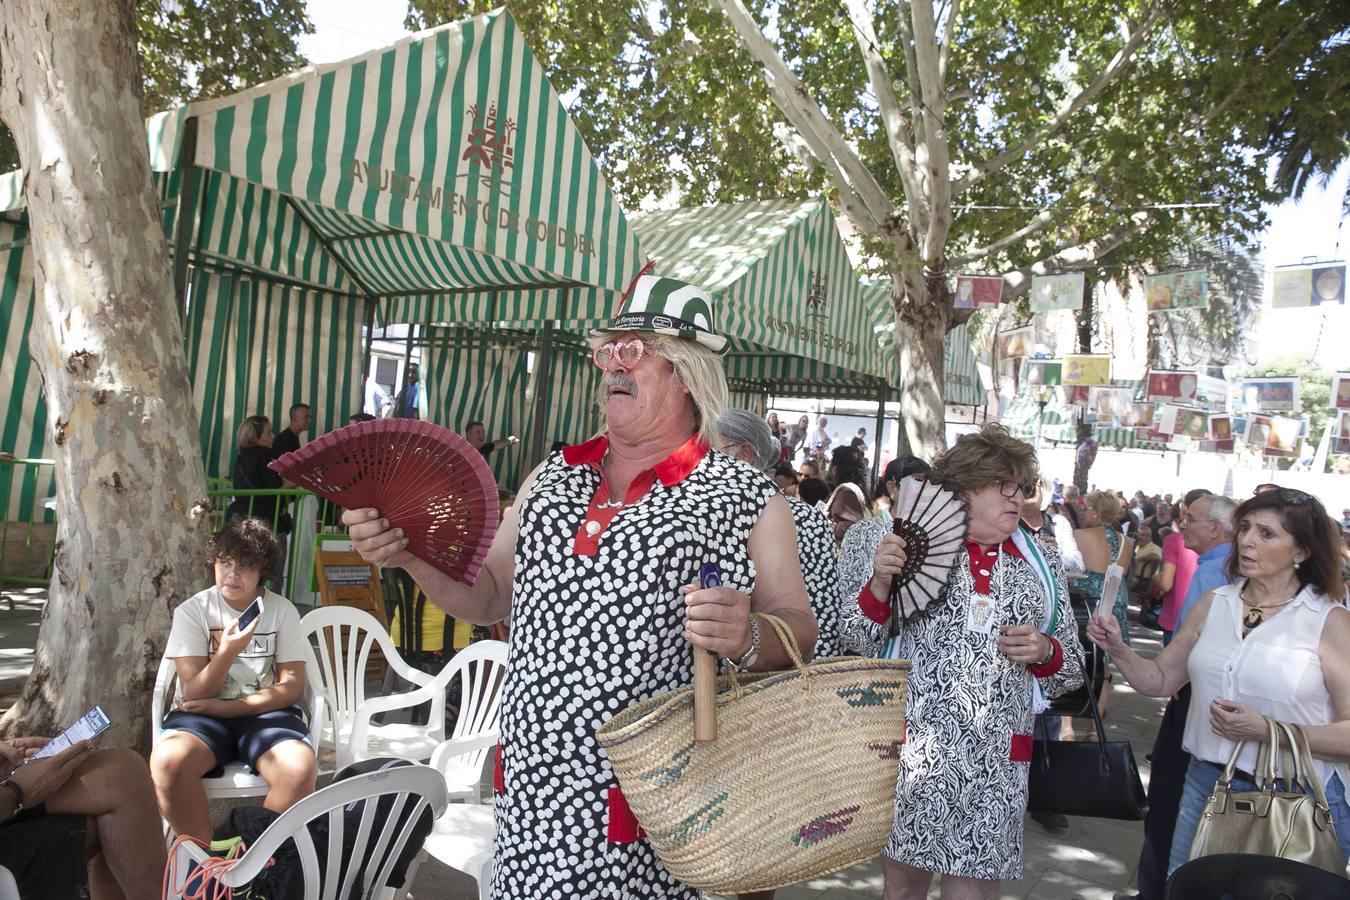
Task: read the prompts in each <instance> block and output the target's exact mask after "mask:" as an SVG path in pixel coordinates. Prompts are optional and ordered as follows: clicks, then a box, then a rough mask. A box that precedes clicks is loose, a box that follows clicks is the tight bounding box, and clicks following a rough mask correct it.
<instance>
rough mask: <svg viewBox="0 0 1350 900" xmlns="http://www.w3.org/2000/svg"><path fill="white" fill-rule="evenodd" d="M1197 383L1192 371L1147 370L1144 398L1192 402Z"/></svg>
mask: <svg viewBox="0 0 1350 900" xmlns="http://www.w3.org/2000/svg"><path fill="white" fill-rule="evenodd" d="M1197 383H1198V382H1197V381H1196V377H1195V373H1194V372H1149V373H1148V382H1147V384H1146V385H1145V387H1144V399H1146V400H1164V401H1166V400H1172V401H1180V402H1182V403H1194V402H1195V389H1196V385H1197Z"/></svg>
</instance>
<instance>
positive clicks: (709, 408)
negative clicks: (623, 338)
mask: <svg viewBox="0 0 1350 900" xmlns="http://www.w3.org/2000/svg"><path fill="white" fill-rule="evenodd" d="M626 333H632V334H637V335H638V336H639V337H640V338H641V339H642V345H643V347H644V348H645V349H644V352H646V353H654V354H655V355H657V356H659V357H661V358H662V359H665V360H668V361H669V362H670V364H671V366H672V367H673V368H674V370H675V377H676V378H678V379H680V383H681V384H683V385H684V388H685V390H687V391H688V392H689V399H690V400H691V401H692V402H693V404H694V428H695V434H697V435H698V436H699V437H701V438H703V440H705V441H707V443H708V446H710V447H716V446H717V445H718V443H719V438H718V433H717V426H718V423H719V422H721V421H722V417H723V416H725V415H726V411H727V407H728V406H729V405H730V403H731V395H730V391H729V390H728V389H727V374H726V371H725V370H724V369H723V368H722V359H721V357H719V356H718V355H717V354H716V353H714V352H712V351H711V350H709V349H708V348H707V347H704V346H703V345H702V344H700V343H698V342H697V341H688V340H685V339H684V338H677V337H671V336H669V335H665V334H652V333H650V332H646V331H640V332H622V331H602V332H600V333H598V334H596V335H594V336H593V337H592V338H591V349H592V350H594V349H595V348H596V347H599V346H600V345H601V344H606V343H609V342H610V341H612V340H614V339H615V338H616V337H618V336H619V335H620V334H626ZM602 384H603V383H602ZM598 402H599V404H600V408H601V409H604V408H605V397H604V388H603V387H601V388H600V395H599V398H598Z"/></svg>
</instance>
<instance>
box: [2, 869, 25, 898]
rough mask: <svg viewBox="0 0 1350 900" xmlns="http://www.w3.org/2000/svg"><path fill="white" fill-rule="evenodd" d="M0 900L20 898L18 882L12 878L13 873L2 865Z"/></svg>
mask: <svg viewBox="0 0 1350 900" xmlns="http://www.w3.org/2000/svg"><path fill="white" fill-rule="evenodd" d="M0 900H21V898H20V897H19V885H18V882H16V881H15V880H14V874H13V873H12V872H10V871H9V869H6V868H5V867H4V866H0Z"/></svg>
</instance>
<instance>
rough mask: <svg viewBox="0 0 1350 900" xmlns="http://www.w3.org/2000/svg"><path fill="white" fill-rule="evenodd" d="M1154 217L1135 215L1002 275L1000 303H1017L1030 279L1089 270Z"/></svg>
mask: <svg viewBox="0 0 1350 900" xmlns="http://www.w3.org/2000/svg"><path fill="white" fill-rule="evenodd" d="M1152 221H1153V216H1152V214H1151V213H1147V212H1137V213H1135V214H1134V215H1132V216H1130V218H1129V221H1128V222H1127V223H1126V224H1124V225H1121V226H1120V227H1119V228H1117V229H1115V230H1114V231H1110V232H1107V233H1106V234H1104V235H1102V236H1101V237H1098V238H1094V239H1093V240H1090V241H1084V242H1083V243H1081V244H1075V245H1073V246H1070V247H1061V248H1060V249H1058V250H1056V251H1055V252H1054V253H1052V254H1050V255H1049V256H1047V257H1045V258H1044V259H1042V260H1040V261H1039V262H1035V263H1032V264H1031V265H1029V266H1026V267H1025V268H1022V269H1018V270H1017V271H1015V272H1009V273H1008V274H1006V275H1004V276H1003V302H1004V303H1005V304H1007V303H1010V302H1012V301H1013V300H1016V299H1017V298H1019V297H1021V296H1022V295H1023V294H1025V293H1026V292H1027V291H1029V290H1031V276H1033V275H1049V274H1051V273H1053V272H1073V271H1077V270H1080V269H1090V268H1092V266H1093V265H1094V264H1095V263H1096V262H1097V261H1098V260H1100V259H1101V258H1102V257H1103V256H1105V255H1106V254H1108V253H1110V252H1111V251H1112V250H1115V249H1116V248H1117V247H1119V246H1121V245H1122V244H1124V243H1125V242H1126V241H1128V240H1129V239H1130V238H1132V237H1134V236H1135V235H1136V234H1138V233H1139V232H1141V231H1143V230H1145V229H1146V228H1148V226H1149V225H1150V224H1151V223H1152Z"/></svg>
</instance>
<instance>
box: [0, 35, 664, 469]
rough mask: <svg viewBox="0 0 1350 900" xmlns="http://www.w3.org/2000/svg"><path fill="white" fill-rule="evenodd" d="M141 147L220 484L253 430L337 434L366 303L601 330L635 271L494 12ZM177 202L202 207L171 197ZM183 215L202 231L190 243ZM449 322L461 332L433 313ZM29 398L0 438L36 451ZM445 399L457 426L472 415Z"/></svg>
mask: <svg viewBox="0 0 1350 900" xmlns="http://www.w3.org/2000/svg"><path fill="white" fill-rule="evenodd" d="M147 137H148V140H149V144H150V156H151V165H152V169H153V170H154V178H155V182H156V187H157V189H158V191H159V193H160V197H161V201H162V203H163V209H164V225H165V230H166V234H167V235H168V237H169V245H170V248H171V249H173V248H175V247H176V246H186V247H188V248H189V255H188V260H189V264H190V269H189V271H190V277H189V278H188V284H189V285H190V287H189V294H188V298H187V301H186V304H185V305H186V308H187V310H188V315H187V318H186V320H185V331H186V332H187V333H186V335H185V337H186V344H187V350H188V355H189V359H190V361H191V363H192V366H193V368H192V375H193V379H194V394H195V398H196V400H197V402H198V409H199V410H200V412H201V415H202V422H203V425H202V441H203V453H204V455H205V457H206V463H207V472H208V474H211V475H228V472H229V460H230V458H231V455H232V445H233V440H232V436H233V434H234V429H235V428H236V427H237V425H238V422H239V419H240V418H241V417H242V416H244V415H249V414H253V413H263V414H266V415H269V416H271V417H272V418H273V419H277V418H279V417H283V416H284V414H285V408H286V407H287V406H289V405H290V403H292V402H297V401H306V402H311V403H313V404H314V407H315V409H314V412H315V419H316V423H315V425H316V428H317V429H318V430H320V431H322V430H324V429H327V428H330V427H333V426H335V425H338V424H342V423H344V422H345V420H346V417H347V416H348V415H349V414H350V413H351V412H352V411H353V410H354V409H355V408H357V404H359V402H360V383H361V376H362V374H363V373H362V372H361V371H360V364H361V359H362V346H361V324H362V322H363V321H364V317H365V315H366V312H367V309H366V302H367V301H369V302H374V303H377V304H379V308H378V309H377V310H376V312H377V318H378V319H379V320H384V321H412V322H417V323H419V324H420V323H429V322H433V321H434V322H453V323H457V324H459V325H470V326H475V327H478V328H480V329H484V330H486V331H489V332H490V331H491V330H492V329H494V328H495V324H496V323H498V322H502V321H508V320H513V321H540V320H543V319H546V318H573V317H581V318H591V317H599V316H602V315H608V314H609V312H610V309H611V307H612V306H613V300H612V299H611V298H612V297H614V296H617V294H618V293H619V292H622V290H623V288H624V287H626V286H627V284H628V282H629V281H631V280H632V278H633V276H634V275H635V274H636V272H637V269H638V267H639V265H640V260H641V252H640V250H639V248H638V244H637V239H636V237H635V235H634V234H633V232H632V230H631V228H630V227H629V225H628V223H627V220H626V218H625V216H624V213H623V211H622V209H621V208H620V207H619V205H618V203H617V201H616V200H615V198H614V196H613V194H612V192H611V191H610V189H609V187H608V185H607V184H606V182H605V180H604V178H603V177H602V176H601V174H600V171H599V169H598V167H597V166H596V164H595V160H594V158H593V157H592V156H591V153H590V151H589V150H588V149H587V148H586V145H585V143H584V142H583V140H582V138H581V135H580V133H579V132H578V131H577V129H576V127H575V125H574V124H573V123H572V122H571V120H570V119H569V118H568V116H567V112H566V110H565V109H564V108H563V106H562V103H561V102H560V100H559V98H558V96H557V94H556V92H555V91H554V90H553V88H552V86H551V85H550V84H549V82H548V80H547V79H546V78H545V76H544V73H543V69H542V68H541V67H540V65H539V63H538V61H537V59H536V58H535V56H534V54H533V52H532V51H531V50H530V49H529V47H527V46H526V45H525V43H524V41H523V38H522V35H521V33H520V31H519V29H518V28H517V26H516V23H515V22H514V20H513V19H512V18H511V16H510V15H509V14H508V13H507V12H505V11H504V10H496V11H494V12H491V13H488V14H486V15H482V16H478V17H475V18H472V19H468V20H466V21H464V22H459V23H455V24H450V25H444V26H440V27H438V28H434V29H430V30H428V31H424V32H422V33H420V34H417V35H413V36H412V37H409V38H407V39H405V40H403V41H400V42H398V43H397V44H394V45H392V46H390V47H387V48H384V49H381V50H377V51H373V52H371V53H367V54H365V55H363V56H359V57H357V58H355V59H351V60H348V61H346V62H342V63H336V64H332V65H325V66H318V67H310V68H307V69H304V70H302V71H300V72H296V73H294V74H292V75H289V76H286V77H284V78H279V79H276V80H274V81H270V82H268V83H266V84H263V85H260V86H258V87H255V88H252V89H250V90H247V91H243V92H241V93H238V94H235V95H232V96H230V97H225V98H221V99H218V100H211V101H203V102H200V103H194V104H190V105H188V106H186V107H183V108H180V109H177V110H173V111H170V112H166V113H161V114H159V115H156V116H153V117H152V118H151V119H150V120H149V121H148V122H147ZM22 183H23V181H22V176H21V175H20V173H10V174H9V175H7V176H0V213H8V214H9V215H8V216H7V217H6V221H7V222H11V223H13V227H12V228H11V229H10V233H9V234H8V235H7V236H6V237H7V239H6V240H5V241H4V246H3V247H0V259H8V260H9V261H10V265H8V266H7V267H6V270H5V272H4V278H5V281H4V283H3V285H2V286H0V298H3V302H4V303H5V304H6V305H5V307H4V309H3V312H4V314H5V320H4V327H5V329H6V331H5V332H4V338H5V340H4V341H3V342H0V347H3V349H4V352H5V353H6V357H5V360H6V365H7V369H6V370H7V371H17V372H20V373H22V372H24V371H28V368H29V366H28V362H27V349H26V344H25V342H26V338H27V333H28V330H29V323H30V322H31V314H32V279H31V274H30V272H31V261H29V259H28V255H27V252H26V250H25V249H24V248H23V246H22V244H23V240H22V239H23V238H24V237H25V236H26V227H25V225H26V223H25V217H24V214H23V211H22V208H23V194H22ZM184 184H189V185H193V184H195V185H196V189H195V191H189V192H188V194H189V196H180V194H182V193H183V190H182V186H183V185H184ZM180 210H186V211H188V212H190V213H192V217H191V219H190V220H188V221H187V222H185V223H183V227H184V228H186V229H188V230H189V231H190V233H189V234H187V235H181V234H180V233H179V224H180V223H179V222H178V221H177V220H178V218H179V215H180ZM180 238H182V239H183V240H182V241H181V243H180V240H179V239H180ZM16 242H18V243H17V244H16ZM11 245H14V246H11ZM16 246H17V247H18V249H15V247H16ZM5 247H8V248H9V252H8V253H4V252H3V250H4V248H5ZM438 307H440V308H444V309H446V311H453V312H454V315H441V316H437V317H435V318H433V317H432V316H431V315H429V314H428V313H429V312H430V311H432V310H433V309H438ZM409 310H411V311H413V312H414V313H416V315H413V316H406V315H405V313H407V312H408V311H409ZM20 357H22V359H21V358H20ZM11 366H12V367H11ZM513 377H514V376H513ZM517 381H518V379H517V380H516V381H508V382H503V383H502V385H499V386H494V390H497V391H504V390H506V386H509V385H515V384H517ZM18 384H19V385H20V386H21V387H22V394H21V395H19V396H16V395H15V394H11V399H10V402H9V403H8V405H7V407H6V409H5V412H4V415H5V418H4V419H3V421H0V433H3V434H4V435H5V436H7V437H13V439H14V440H13V441H11V442H10V446H12V447H15V449H16V450H17V451H18V452H28V453H31V455H33V456H38V455H42V442H41V435H42V433H43V425H42V421H43V413H42V411H41V409H40V407H41V397H40V392H39V391H38V390H37V382H36V379H35V377H29V378H28V380H27V383H25V381H24V380H23V379H22V378H21V379H19V381H18ZM452 384H453V382H452ZM455 389H456V390H461V389H462V388H460V387H456V388H455ZM16 393H17V392H16ZM442 399H443V401H444V402H443V404H442V405H441V407H439V409H440V410H441V411H442V412H443V413H444V415H446V416H448V417H452V418H453V417H454V416H456V415H458V412H457V410H459V409H460V408H462V407H463V403H462V402H460V401H459V400H457V399H456V398H455V397H451V396H446V397H444V398H442ZM466 402H467V401H466ZM502 402H503V404H509V403H510V402H512V401H509V400H507V399H506V398H505V397H504V395H503V401H502ZM445 424H453V423H452V422H451V421H446V422H445ZM25 441H26V442H27V444H28V445H31V446H28V447H27V448H26V449H25V448H24V447H21V446H20V445H22V444H24V443H25Z"/></svg>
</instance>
